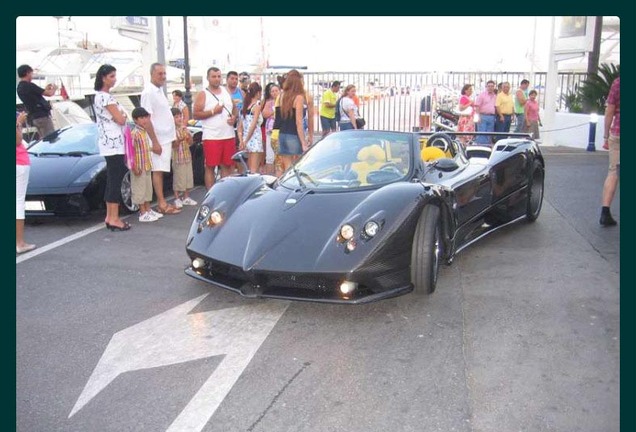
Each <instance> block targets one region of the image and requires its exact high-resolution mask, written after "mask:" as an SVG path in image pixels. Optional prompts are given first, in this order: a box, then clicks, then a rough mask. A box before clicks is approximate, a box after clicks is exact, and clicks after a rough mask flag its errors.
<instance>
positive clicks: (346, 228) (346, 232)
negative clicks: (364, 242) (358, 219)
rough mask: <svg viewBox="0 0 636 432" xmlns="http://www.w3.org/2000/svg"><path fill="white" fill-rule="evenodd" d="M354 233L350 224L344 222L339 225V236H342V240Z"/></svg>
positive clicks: (349, 237)
mask: <svg viewBox="0 0 636 432" xmlns="http://www.w3.org/2000/svg"><path fill="white" fill-rule="evenodd" d="M354 234H355V230H354V229H353V227H352V226H351V225H349V224H344V225H343V226H341V227H340V237H342V238H343V239H344V240H351V239H352V238H353V235H354Z"/></svg>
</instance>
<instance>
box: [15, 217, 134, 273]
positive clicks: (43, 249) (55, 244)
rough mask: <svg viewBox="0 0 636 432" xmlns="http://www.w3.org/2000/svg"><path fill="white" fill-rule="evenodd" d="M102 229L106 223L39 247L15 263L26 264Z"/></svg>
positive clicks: (18, 258)
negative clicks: (29, 260)
mask: <svg viewBox="0 0 636 432" xmlns="http://www.w3.org/2000/svg"><path fill="white" fill-rule="evenodd" d="M122 219H125V218H122ZM102 228H106V225H104V222H102V223H99V224H97V225H95V226H92V227H90V228H86V229H85V230H84V231H80V232H77V233H75V234H72V235H70V236H68V237H64V238H63V239H60V240H58V241H55V242H53V243H49V244H47V245H44V246H42V247H38V248H37V249H33V250H32V251H31V252H26V253H23V254H22V255H18V256H17V257H16V258H15V263H16V264H19V263H21V262H24V261H26V260H28V259H31V258H35V257H36V256H38V255H40V254H43V253H44V252H48V251H50V250H51V249H55V248H58V247H60V246H64V245H65V244H67V243H70V242H72V241H74V240H77V239H79V238H82V237H84V236H87V235H89V234H91V233H94V232H95V231H97V230H100V229H102Z"/></svg>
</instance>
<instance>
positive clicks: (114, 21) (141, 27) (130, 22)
mask: <svg viewBox="0 0 636 432" xmlns="http://www.w3.org/2000/svg"><path fill="white" fill-rule="evenodd" d="M110 27H111V28H113V29H117V30H119V31H120V33H122V31H128V32H134V33H144V34H147V33H150V19H149V17H147V16H125V17H112V18H111V21H110Z"/></svg>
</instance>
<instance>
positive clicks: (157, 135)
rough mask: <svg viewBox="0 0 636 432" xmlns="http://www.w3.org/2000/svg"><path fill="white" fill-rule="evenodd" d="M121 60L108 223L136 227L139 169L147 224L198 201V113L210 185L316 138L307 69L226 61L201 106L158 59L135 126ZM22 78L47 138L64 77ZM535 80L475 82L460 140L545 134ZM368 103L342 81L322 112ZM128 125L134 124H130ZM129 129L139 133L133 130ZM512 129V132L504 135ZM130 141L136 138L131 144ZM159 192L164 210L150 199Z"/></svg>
mask: <svg viewBox="0 0 636 432" xmlns="http://www.w3.org/2000/svg"><path fill="white" fill-rule="evenodd" d="M116 72H117V71H116V68H115V67H114V66H112V65H108V64H104V65H102V66H100V68H99V69H98V70H97V72H96V75H95V85H94V88H95V92H96V93H95V99H94V112H95V115H96V122H97V127H98V131H99V139H98V144H99V151H100V154H101V155H102V156H104V158H105V160H106V173H107V174H106V177H107V183H106V190H105V194H104V201H105V203H106V216H105V219H104V222H105V225H106V228H107V229H109V230H111V231H127V230H129V229H130V228H131V225H130V224H129V223H127V222H124V221H122V219H121V218H120V217H119V205H120V197H121V184H122V180H123V178H124V176H125V174H126V173H127V172H128V170H130V172H131V188H132V203H133V204H136V205H138V207H139V221H140V222H154V221H157V220H158V219H160V218H162V217H163V216H164V215H173V214H178V213H180V212H181V210H182V207H183V206H185V205H193V206H194V205H197V202H196V201H195V200H193V199H192V198H191V197H190V195H189V191H190V189H192V188H193V186H194V184H193V169H192V155H191V154H190V144H191V143H192V137H191V135H190V133H189V131H188V130H187V128H186V125H187V124H188V120H190V119H193V120H198V121H200V124H201V128H202V145H203V153H204V167H205V171H204V181H205V187H206V188H207V189H210V188H211V187H212V186H213V185H214V182H215V178H216V171H218V172H219V173H220V176H221V177H225V176H228V175H230V174H231V173H233V172H234V171H235V170H238V171H239V172H240V171H241V170H242V165H241V164H239V163H237V162H235V161H234V160H233V159H232V156H233V155H234V154H235V153H236V152H237V151H238V150H244V151H245V152H247V154H248V159H247V160H248V164H247V166H248V169H249V170H250V172H260V173H263V174H273V175H277V176H280V175H281V174H282V173H283V172H284V171H285V170H287V169H288V168H289V167H290V166H292V164H293V163H294V162H295V161H296V160H297V159H298V158H299V157H300V155H302V153H303V152H304V151H306V150H307V149H308V148H309V147H310V146H311V145H312V144H313V141H314V136H313V133H314V124H313V122H314V102H313V96H312V95H311V94H310V92H309V91H307V90H306V89H305V88H304V82H303V76H302V74H301V73H300V72H299V71H297V70H295V69H292V70H290V71H289V72H288V73H286V74H285V75H282V76H279V77H278V78H277V82H270V83H267V84H266V85H265V88H264V89H263V88H262V87H261V85H260V84H259V83H258V82H250V79H249V75H248V74H245V73H242V74H240V75H239V74H238V73H237V72H235V71H230V72H228V73H227V74H226V75H225V81H226V83H225V85H222V80H223V77H222V72H221V70H220V69H219V68H217V67H210V68H209V69H208V71H207V75H206V78H207V81H208V85H207V86H206V87H205V89H203V91H200V92H199V93H197V95H196V98H195V100H194V103H193V107H192V113H190V111H189V109H188V106H187V105H186V103H185V102H184V101H183V93H182V92H181V91H179V90H175V91H173V92H172V99H173V101H172V104H171V103H170V102H169V101H168V99H167V98H166V96H165V94H164V92H163V87H164V84H165V82H166V68H165V65H163V64H160V63H154V64H152V66H151V68H150V82H148V83H147V85H146V86H145V88H144V90H143V92H142V94H141V103H140V105H141V106H140V107H137V108H135V109H134V110H133V111H132V113H131V116H132V121H133V124H132V128H130V126H129V125H130V122H129V120H128V118H127V114H126V112H125V110H124V109H123V108H122V107H121V106H120V104H119V103H118V102H117V100H116V99H115V97H114V96H113V95H112V94H111V93H110V90H111V89H112V88H113V87H114V85H115V83H116V80H117V76H116ZM17 73H18V77H19V78H20V81H19V84H18V87H17V94H18V96H19V97H20V98H21V99H22V101H23V102H24V104H25V107H26V109H27V112H28V115H29V118H30V120H31V122H32V124H34V125H35V126H36V127H37V129H38V132H39V133H40V136H45V135H47V134H48V133H50V132H52V131H53V130H54V128H53V124H52V120H51V116H50V110H51V106H50V104H49V103H48V101H46V99H44V97H43V96H52V95H53V94H54V92H55V90H56V88H55V86H54V85H52V84H51V85H47V86H46V88H44V89H43V88H41V87H39V86H37V85H35V84H33V83H32V82H31V80H32V76H33V69H32V68H31V67H30V66H28V65H22V66H20V67H19V68H18V70H17ZM618 83H619V80H616V82H615V83H614V85H613V86H612V92H610V95H609V97H608V109H607V112H606V122H605V137H604V138H605V146H606V148H608V149H609V150H610V168H609V173H608V177H607V179H606V182H605V187H604V191H603V209H602V214H601V220H600V223H601V225H604V226H611V225H615V224H616V221H615V220H614V219H613V218H612V216H611V214H610V213H609V204H611V201H612V199H613V197H614V194H615V190H616V186H617V183H618V169H619V166H620V159H619V157H620V156H619V155H620V146H619V142H620V141H619V136H620V126H619V121H620V104H619V96H618V94H619V90H618V85H619V84H618ZM529 84H530V83H529V81H528V80H526V79H524V80H522V81H521V83H520V85H519V88H517V89H516V90H515V92H514V94H512V93H511V91H510V83H508V82H503V83H500V86H499V89H497V88H496V86H495V82H494V81H492V80H490V81H488V82H487V83H486V88H485V90H484V91H483V92H482V93H480V94H479V95H477V97H476V98H473V91H474V89H473V85H472V84H466V85H464V86H463V88H462V90H461V97H460V99H459V106H458V109H459V121H458V129H457V130H458V132H465V133H467V134H466V135H461V136H459V139H460V140H461V141H462V142H464V143H466V144H470V143H472V142H473V140H472V139H473V137H472V136H470V134H469V133H470V132H475V131H479V132H503V133H509V132H510V129H511V123H512V119H513V116H514V119H515V122H516V126H515V129H514V132H529V133H531V134H532V135H533V137H534V138H535V139H538V138H539V126H541V118H540V116H539V104H538V100H537V97H538V94H537V91H536V90H530V91H529V90H528V88H529ZM359 107H360V101H359V99H358V98H357V95H356V87H355V86H354V85H347V86H346V87H345V88H344V89H343V90H342V91H341V83H340V82H339V81H333V82H332V83H331V85H330V87H329V88H328V89H327V90H326V91H325V92H324V94H323V95H322V97H321V103H320V110H319V117H320V123H321V129H322V137H325V136H327V135H328V134H330V133H333V132H335V131H337V130H352V129H359V128H361V127H363V126H364V121H363V119H362V118H361V117H360V114H359ZM25 120H26V114H24V113H23V114H19V115H16V125H17V129H16V195H17V200H16V252H17V253H23V252H26V251H29V250H32V249H33V248H35V246H34V245H32V244H28V243H26V242H25V240H24V196H25V193H26V185H27V182H28V173H29V170H28V167H29V158H28V154H27V153H26V149H25V148H24V145H23V143H22V135H21V129H22V126H23V125H24V123H25ZM127 129H128V130H127ZM127 132H129V133H127ZM500 136H503V135H500ZM127 140H130V141H131V142H130V143H128V142H127ZM493 141H496V139H495V140H492V141H491V138H490V136H488V135H479V136H477V137H476V138H475V140H474V143H475V144H480V145H492V143H493ZM171 170H172V171H173V192H174V200H173V203H172V204H170V203H168V201H167V200H166V197H165V194H164V190H163V175H164V173H165V172H170V171H171ZM153 194H155V195H156V197H157V205H156V209H153V208H152V207H151V205H150V202H151V201H152V197H153Z"/></svg>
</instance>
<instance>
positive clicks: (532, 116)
mask: <svg viewBox="0 0 636 432" xmlns="http://www.w3.org/2000/svg"><path fill="white" fill-rule="evenodd" d="M524 111H525V116H526V127H525V130H524V132H530V133H532V138H534V139H535V140H537V139H539V126H543V125H542V124H541V117H539V102H538V101H537V91H536V90H530V93H528V101H527V102H526V104H525V107H524Z"/></svg>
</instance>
